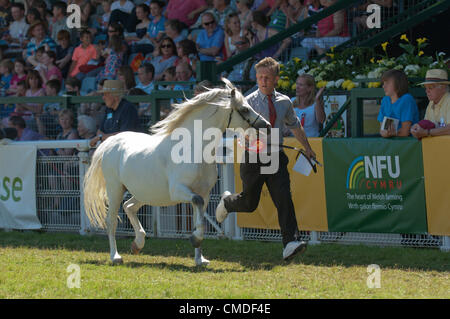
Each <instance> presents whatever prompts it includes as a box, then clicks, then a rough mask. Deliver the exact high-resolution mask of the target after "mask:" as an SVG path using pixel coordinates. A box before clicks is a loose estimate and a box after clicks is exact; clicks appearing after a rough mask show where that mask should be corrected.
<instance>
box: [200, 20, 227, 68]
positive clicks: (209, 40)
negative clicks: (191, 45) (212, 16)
mask: <svg viewBox="0 0 450 319" xmlns="http://www.w3.org/2000/svg"><path fill="white" fill-rule="evenodd" d="M224 39H225V33H224V32H223V29H222V28H221V27H219V26H217V28H216V29H215V30H214V32H213V34H212V35H211V36H210V37H209V36H208V33H207V32H206V30H205V29H203V30H201V31H200V32H199V34H198V36H197V44H198V46H199V48H200V49H204V48H212V47H216V48H222V46H223V40H224ZM219 55H220V56H221V55H222V53H221V52H220V53H219ZM199 57H200V61H215V57H213V56H210V55H205V54H201V53H200V54H199Z"/></svg>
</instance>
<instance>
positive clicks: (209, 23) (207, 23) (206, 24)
mask: <svg viewBox="0 0 450 319" xmlns="http://www.w3.org/2000/svg"><path fill="white" fill-rule="evenodd" d="M215 22H216V21H209V22H205V23H203V25H204V26H205V27H207V26H209V25H211V24H214V23H215Z"/></svg>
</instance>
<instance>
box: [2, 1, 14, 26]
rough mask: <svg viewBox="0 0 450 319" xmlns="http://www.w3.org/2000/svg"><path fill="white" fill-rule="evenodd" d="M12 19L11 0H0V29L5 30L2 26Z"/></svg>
mask: <svg viewBox="0 0 450 319" xmlns="http://www.w3.org/2000/svg"><path fill="white" fill-rule="evenodd" d="M12 21H13V18H12V15H11V2H10V1H9V0H0V31H1V32H3V31H5V28H4V27H5V26H7V25H8V24H10V23H11V22H12Z"/></svg>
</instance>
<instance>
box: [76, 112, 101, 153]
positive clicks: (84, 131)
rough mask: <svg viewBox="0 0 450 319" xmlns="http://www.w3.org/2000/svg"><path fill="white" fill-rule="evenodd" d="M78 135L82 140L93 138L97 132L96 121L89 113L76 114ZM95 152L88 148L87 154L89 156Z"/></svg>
mask: <svg viewBox="0 0 450 319" xmlns="http://www.w3.org/2000/svg"><path fill="white" fill-rule="evenodd" d="M77 131H78V136H79V137H80V138H81V139H83V140H90V139H93V138H94V137H95V135H96V133H97V123H96V122H95V119H94V118H93V117H92V116H89V115H79V116H78V126H77ZM94 152H95V149H94V148H92V149H90V150H89V156H90V157H91V156H92V155H93V154H94Z"/></svg>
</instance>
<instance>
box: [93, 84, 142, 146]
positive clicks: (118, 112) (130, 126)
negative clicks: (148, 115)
mask: <svg viewBox="0 0 450 319" xmlns="http://www.w3.org/2000/svg"><path fill="white" fill-rule="evenodd" d="M125 91H126V90H125V84H124V83H123V82H122V81H120V80H106V81H105V83H104V85H103V90H102V91H101V92H100V93H102V94H103V101H104V102H105V104H106V106H107V107H108V110H107V112H106V116H105V119H104V120H103V123H102V125H101V126H100V129H99V130H98V131H97V135H96V136H95V137H94V138H93V139H92V140H91V141H90V142H89V143H90V145H91V147H94V146H95V145H97V143H98V142H99V141H100V142H103V141H104V140H106V139H107V138H108V137H110V136H113V135H116V134H117V133H120V132H125V131H138V130H139V117H138V112H137V108H136V106H135V105H134V104H133V103H130V102H128V101H127V100H125V99H123V96H124V94H125Z"/></svg>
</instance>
